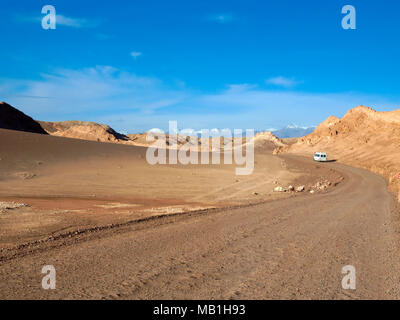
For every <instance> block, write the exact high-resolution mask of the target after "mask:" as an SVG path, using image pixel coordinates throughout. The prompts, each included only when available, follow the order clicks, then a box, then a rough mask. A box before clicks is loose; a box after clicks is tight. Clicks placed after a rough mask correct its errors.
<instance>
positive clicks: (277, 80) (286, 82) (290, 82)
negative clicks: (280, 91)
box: [265, 76, 301, 88]
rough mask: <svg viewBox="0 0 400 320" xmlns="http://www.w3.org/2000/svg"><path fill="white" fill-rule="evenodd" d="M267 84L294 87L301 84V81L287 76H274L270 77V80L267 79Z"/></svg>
mask: <svg viewBox="0 0 400 320" xmlns="http://www.w3.org/2000/svg"><path fill="white" fill-rule="evenodd" d="M265 82H266V83H267V84H272V85H275V86H278V87H284V88H292V87H295V86H297V85H298V84H300V83H301V82H300V81H296V80H295V79H293V78H286V77H282V76H279V77H274V78H269V79H268V80H266V81H265Z"/></svg>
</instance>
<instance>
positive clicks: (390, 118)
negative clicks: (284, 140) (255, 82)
mask: <svg viewBox="0 0 400 320" xmlns="http://www.w3.org/2000/svg"><path fill="white" fill-rule="evenodd" d="M317 151H322V152H324V151H325V152H328V158H330V159H331V160H338V161H341V162H343V163H346V164H350V165H352V166H356V167H362V168H365V169H368V170H371V171H373V172H375V173H378V174H380V175H382V176H384V177H385V178H387V180H388V182H389V184H390V189H391V190H393V191H395V192H397V193H398V197H399V199H400V181H399V179H398V175H399V172H400V110H394V111H391V112H377V111H375V110H373V109H371V108H368V107H364V106H358V107H356V108H354V109H352V110H350V111H349V112H348V113H347V114H346V115H345V116H344V117H343V118H342V119H340V118H336V117H334V116H331V117H329V118H328V119H327V120H325V121H324V122H322V123H321V124H320V125H319V126H318V127H317V128H316V130H315V131H314V132H313V133H311V134H309V135H307V136H305V137H303V138H300V139H298V141H297V142H296V143H294V144H292V145H290V146H283V147H278V148H277V149H276V150H275V153H285V152H289V153H299V154H306V155H311V154H312V153H314V152H317Z"/></svg>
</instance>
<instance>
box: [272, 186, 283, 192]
mask: <svg viewBox="0 0 400 320" xmlns="http://www.w3.org/2000/svg"><path fill="white" fill-rule="evenodd" d="M285 191H286V190H285V189H284V188H283V187H275V188H274V192H285Z"/></svg>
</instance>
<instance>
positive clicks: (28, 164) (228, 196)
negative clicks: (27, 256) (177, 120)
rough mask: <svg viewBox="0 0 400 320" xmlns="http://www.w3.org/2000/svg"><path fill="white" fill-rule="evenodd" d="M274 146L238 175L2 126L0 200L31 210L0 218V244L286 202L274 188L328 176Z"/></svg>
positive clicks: (140, 150) (139, 150)
mask: <svg viewBox="0 0 400 320" xmlns="http://www.w3.org/2000/svg"><path fill="white" fill-rule="evenodd" d="M273 147H274V146H273V145H266V146H265V148H264V149H257V151H256V156H255V169H254V172H253V174H252V175H249V176H236V175H235V169H236V168H237V166H236V165H235V164H227V165H225V164H223V158H221V161H222V163H221V164H219V165H179V164H178V165H155V166H152V165H150V164H148V163H147V161H146V151H147V148H144V147H136V146H127V145H121V144H114V143H101V142H95V141H85V140H77V139H70V138H63V137H56V136H50V135H40V134H33V133H26V132H19V131H13V130H4V129H0V202H1V201H3V202H6V203H12V202H15V203H25V204H27V205H28V206H27V207H22V208H16V209H14V210H8V211H6V212H3V213H1V214H0V224H1V226H2V227H1V228H0V247H1V246H3V245H4V246H8V245H13V244H15V243H20V242H23V241H26V240H31V239H38V238H39V239H40V238H42V237H46V236H48V235H49V234H54V233H57V232H64V231H65V230H72V229H76V228H84V227H91V226H96V225H103V224H108V223H117V222H121V221H129V220H134V219H138V218H141V217H146V216H153V215H159V214H169V213H176V212H183V211H190V210H198V209H202V208H210V207H226V206H237V205H245V204H249V203H256V202H262V201H266V200H269V199H277V198H282V197H287V196H290V194H289V193H276V192H273V189H274V188H275V187H276V186H278V185H279V186H283V187H287V186H289V184H291V183H296V184H294V185H295V186H297V185H300V184H301V185H312V184H315V183H316V181H317V180H316V179H319V177H320V176H322V175H328V176H329V175H331V172H330V171H324V169H323V168H320V169H318V170H315V171H313V172H308V170H304V168H299V169H297V168H293V169H291V168H288V166H287V164H286V163H285V162H284V161H283V160H282V159H280V158H279V157H277V156H273V155H272V150H273ZM309 176H313V177H314V178H315V180H312V179H309V178H307V177H309ZM333 178H335V179H336V178H338V177H333ZM333 178H332V181H333ZM296 180H297V182H296Z"/></svg>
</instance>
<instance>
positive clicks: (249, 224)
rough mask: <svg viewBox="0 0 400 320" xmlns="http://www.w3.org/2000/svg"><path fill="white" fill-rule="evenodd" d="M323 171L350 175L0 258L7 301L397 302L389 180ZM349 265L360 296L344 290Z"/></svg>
mask: <svg viewBox="0 0 400 320" xmlns="http://www.w3.org/2000/svg"><path fill="white" fill-rule="evenodd" d="M289 161H304V160H293V159H292V160H290V158H289ZM324 165H326V166H330V167H331V168H334V169H336V170H339V171H340V172H341V173H342V174H343V175H345V176H346V179H345V182H344V183H342V184H340V185H339V186H338V187H336V188H333V189H332V190H331V191H330V192H329V193H326V194H315V195H310V194H304V195H302V196H298V197H292V198H289V199H284V200H276V201H270V202H266V203H264V204H259V205H256V206H250V207H245V208H237V209H230V210H219V211H218V210H217V211H210V212H205V213H202V214H190V215H187V216H175V217H170V218H165V219H160V221H158V222H157V221H156V222H155V221H147V222H143V223H141V224H140V227H138V226H137V225H128V226H125V227H121V228H115V229H112V230H107V231H104V232H98V233H97V234H96V235H94V236H93V238H91V239H87V240H82V241H77V242H76V243H75V244H73V245H60V246H59V247H56V248H46V246H47V245H48V244H46V245H44V247H43V248H42V250H41V251H38V252H36V253H30V254H29V253H28V254H26V255H25V256H16V257H14V258H11V259H8V260H5V261H2V262H0V298H1V299H10V298H33V299H39V298H40V299H46V298H47V299H56V298H71V299H82V298H83V299H101V298H106V299H131V298H133V299H210V298H212V299H231V298H233V299H278V298H284V299H301V298H306V299H308V298H315V299H349V298H350V299H358V298H372V299H385V298H400V279H399V275H400V260H399V250H398V243H399V233H398V230H399V221H398V218H397V215H396V212H395V211H394V204H393V201H392V198H391V196H390V195H389V194H388V192H387V190H386V184H385V181H384V179H383V178H381V177H379V176H377V175H374V174H372V173H370V172H367V171H364V170H361V169H355V168H351V167H347V166H344V165H341V164H338V163H327V164H324ZM60 241H64V240H60ZM44 265H54V267H55V268H56V271H57V289H56V290H50V291H46V290H43V289H42V288H41V280H42V277H43V275H42V274H41V269H42V267H43V266H44ZM346 265H353V266H354V267H355V268H356V290H343V289H342V287H341V281H342V277H343V276H344V275H342V274H341V270H342V267H343V266H346Z"/></svg>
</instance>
